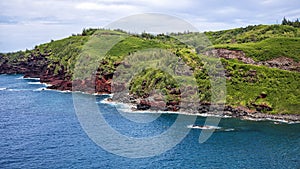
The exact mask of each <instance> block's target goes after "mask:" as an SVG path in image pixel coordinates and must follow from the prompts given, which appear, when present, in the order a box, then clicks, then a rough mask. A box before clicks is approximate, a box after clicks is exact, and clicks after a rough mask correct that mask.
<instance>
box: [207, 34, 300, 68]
mask: <svg viewBox="0 0 300 169" xmlns="http://www.w3.org/2000/svg"><path fill="white" fill-rule="evenodd" d="M213 47H214V48H223V49H229V50H242V51H244V52H245V54H246V56H247V57H251V58H253V59H254V60H255V61H266V60H270V59H274V58H277V57H281V56H285V57H288V58H292V59H293V60H294V61H296V62H299V61H300V38H282V37H281V38H269V39H266V40H263V41H260V42H257V43H254V42H249V43H242V44H219V45H214V46H213Z"/></svg>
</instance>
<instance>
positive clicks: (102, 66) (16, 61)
mask: <svg viewBox="0 0 300 169" xmlns="http://www.w3.org/2000/svg"><path fill="white" fill-rule="evenodd" d="M205 35H206V36H207V37H208V39H209V40H210V41H211V42H212V44H214V45H213V46H212V44H211V43H210V42H209V41H208V39H207V38H206V37H205V36H203V34H200V33H187V34H170V36H168V35H157V36H154V35H150V34H146V33H143V34H141V35H131V34H127V33H125V32H123V31H119V30H117V31H112V30H104V29H87V30H84V31H83V33H82V34H80V35H73V36H70V37H68V38H65V39H62V40H57V41H51V42H49V43H46V44H42V45H38V46H36V47H35V48H34V49H33V50H26V51H19V52H14V53H7V54H0V57H1V58H0V60H1V61H0V64H3V63H4V62H5V63H6V64H10V65H16V66H17V65H20V63H21V62H26V61H27V60H28V59H30V58H34V57H46V58H47V64H48V65H47V67H48V69H49V70H53V73H54V75H55V74H59V72H63V73H64V76H71V77H72V75H73V72H74V68H75V67H76V69H77V71H76V72H77V73H78V75H76V76H75V77H84V78H89V77H88V76H86V75H91V76H92V75H96V76H98V77H99V78H101V77H105V78H107V77H109V78H111V76H112V74H113V72H114V71H115V70H116V68H117V66H118V65H120V64H121V63H122V61H123V60H124V58H125V57H126V56H128V57H131V56H133V55H134V54H136V53H137V52H139V51H143V50H147V49H153V48H158V49H163V50H166V51H169V52H170V53H173V54H174V55H176V56H177V57H178V58H181V59H182V60H183V61H184V62H185V63H186V64H187V65H188V66H190V67H191V70H192V71H193V72H194V75H193V76H194V77H195V78H196V81H197V84H198V91H199V93H200V94H199V98H200V101H201V102H209V101H210V96H211V95H212V93H211V91H210V88H211V85H210V77H209V76H208V70H209V69H211V67H210V63H211V62H212V61H213V60H214V58H208V57H207V56H204V55H201V54H199V53H201V51H204V50H209V49H211V48H225V49H229V50H242V51H244V52H245V53H246V56H247V57H251V58H253V59H254V60H256V61H266V60H270V59H273V58H277V57H280V56H285V57H289V58H292V59H293V60H294V61H296V62H299V61H300V54H299V53H300V43H299V41H300V29H299V28H294V27H291V26H287V25H258V26H248V27H246V28H237V29H231V30H225V31H217V32H206V33H205ZM114 38H115V39H114ZM118 39H119V40H120V41H118V43H117V44H114V45H113V47H112V48H110V46H107V44H110V41H113V40H118ZM182 42H185V43H182ZM106 48H107V49H110V50H108V52H107V53H103V51H101V50H100V49H106ZM195 48H196V49H195ZM82 56H84V57H82ZM143 57H147V56H146V55H144V56H143ZM80 58H84V59H85V60H88V61H89V62H87V63H91V64H85V63H82V62H81V61H80V60H79V62H80V63H81V64H78V63H77V65H76V61H78V59H80ZM136 62H139V61H138V60H137V61H136ZM140 62H143V60H141V61H140ZM222 63H223V66H224V68H225V73H226V85H227V86H226V87H227V95H226V104H227V105H230V106H233V107H238V106H243V107H247V108H249V109H253V110H255V109H256V110H259V111H261V112H266V113H275V114H281V113H284V114H300V90H299V89H300V83H299V81H300V73H299V72H291V71H286V70H280V69H276V68H268V67H264V66H256V65H249V64H242V63H240V62H238V61H236V60H225V59H222ZM141 64H142V63H141ZM147 64H150V65H151V64H153V66H155V64H157V63H156V62H155V61H153V62H149V63H147ZM88 67H90V68H88ZM170 67H172V65H170ZM95 68H97V69H95ZM96 71H97V72H96ZM157 79H159V80H157ZM174 79H175V80H174ZM178 79H179V78H178V77H176V76H175V77H172V78H170V75H169V74H164V73H162V72H160V70H157V69H147V70H143V71H142V72H141V73H139V74H138V75H136V76H135V77H134V78H133V79H132V81H131V83H130V86H129V89H130V93H131V94H134V95H137V96H139V97H144V96H146V95H147V94H149V92H150V91H151V90H152V89H160V90H161V91H164V94H165V95H166V97H167V99H166V100H168V101H172V100H178V99H179V98H178V97H177V96H175V95H174V94H172V93H171V92H170V91H171V89H168V90H165V88H170V86H171V88H178V84H176V80H178ZM217 90H219V89H217ZM220 90H221V89H220ZM217 92H221V91H217ZM261 95H263V96H264V97H261Z"/></svg>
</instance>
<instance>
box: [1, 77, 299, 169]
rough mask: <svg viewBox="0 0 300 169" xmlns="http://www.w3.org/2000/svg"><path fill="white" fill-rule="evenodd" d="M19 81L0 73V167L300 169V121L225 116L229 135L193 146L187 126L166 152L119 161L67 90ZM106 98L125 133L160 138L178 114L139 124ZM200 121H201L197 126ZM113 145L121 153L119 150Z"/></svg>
mask: <svg viewBox="0 0 300 169" xmlns="http://www.w3.org/2000/svg"><path fill="white" fill-rule="evenodd" d="M21 77H22V76H21V75H0V168H156V169H159V168H226V169H227V168H276V169H277V168H300V133H299V132H300V124H274V122H271V121H260V122H254V121H246V120H239V119H232V118H227V119H222V120H221V122H220V124H219V126H220V127H222V128H224V129H234V130H229V131H224V130H221V131H217V132H214V133H213V135H212V136H211V137H210V138H209V139H208V140H207V141H206V142H204V143H202V144H200V143H199V142H198V138H199V134H200V132H201V130H198V129H192V130H191V131H190V132H189V134H188V135H187V136H186V137H185V138H184V139H183V140H182V142H180V143H179V144H178V145H176V146H175V147H174V148H172V149H170V150H168V151H166V152H165V153H162V154H159V155H157V156H154V157H149V158H137V159H135V158H126V157H121V156H118V155H115V154H113V153H110V152H107V151H105V150H104V149H103V148H101V147H100V146H98V145H97V144H96V143H95V142H93V140H92V139H90V138H89V137H88V135H87V134H86V133H85V131H84V130H83V129H82V127H81V125H80V122H79V120H78V118H77V116H76V113H75V109H74V105H73V98H72V94H71V93H63V92H58V91H51V90H42V88H43V87H45V86H44V85H43V84H38V83H37V82H38V80H35V79H23V78H21ZM82 97H87V96H86V95H84V94H82ZM106 97H108V96H97V97H96V101H97V104H98V106H99V108H100V109H101V110H102V112H104V117H105V119H106V120H107V122H108V123H109V124H110V125H111V126H112V127H113V128H115V130H117V131H119V132H120V133H124V134H125V135H128V136H132V137H147V136H154V135H158V134H160V133H162V132H163V131H164V130H167V129H168V128H169V127H170V126H171V125H172V124H173V123H174V120H175V119H176V117H177V115H174V114H173V115H172V114H165V115H161V116H160V117H159V118H158V119H157V120H155V121H153V122H151V123H147V124H146V123H145V124H137V123H134V122H131V121H129V120H127V119H124V118H122V116H120V115H119V113H118V112H117V111H115V109H114V106H113V105H110V104H105V103H103V102H101V101H102V100H103V99H104V98H106ZM152 115H153V114H152ZM152 115H151V114H149V116H152ZM153 116H154V115H153ZM204 121H205V118H204V117H198V118H197V120H196V122H195V123H196V124H199V125H201V124H203V123H204ZM170 139H171V138H170ZM115 146H116V148H118V147H119V148H120V149H121V150H122V146H123V145H115ZM162 146H163V145H162Z"/></svg>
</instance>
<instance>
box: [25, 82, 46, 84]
mask: <svg viewBox="0 0 300 169" xmlns="http://www.w3.org/2000/svg"><path fill="white" fill-rule="evenodd" d="M27 84H32V85H41V84H43V83H41V82H27Z"/></svg>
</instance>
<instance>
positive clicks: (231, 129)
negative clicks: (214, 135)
mask: <svg viewBox="0 0 300 169" xmlns="http://www.w3.org/2000/svg"><path fill="white" fill-rule="evenodd" d="M224 131H234V129H233V128H230V129H224Z"/></svg>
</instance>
